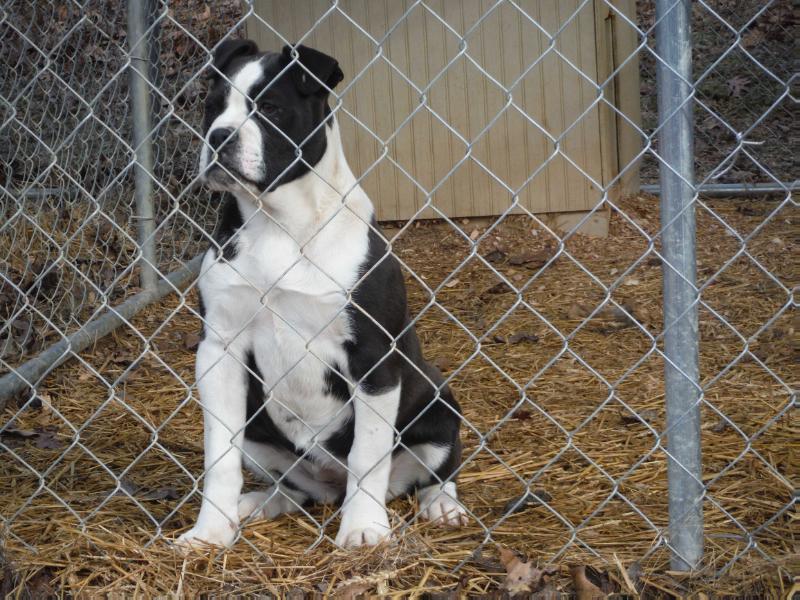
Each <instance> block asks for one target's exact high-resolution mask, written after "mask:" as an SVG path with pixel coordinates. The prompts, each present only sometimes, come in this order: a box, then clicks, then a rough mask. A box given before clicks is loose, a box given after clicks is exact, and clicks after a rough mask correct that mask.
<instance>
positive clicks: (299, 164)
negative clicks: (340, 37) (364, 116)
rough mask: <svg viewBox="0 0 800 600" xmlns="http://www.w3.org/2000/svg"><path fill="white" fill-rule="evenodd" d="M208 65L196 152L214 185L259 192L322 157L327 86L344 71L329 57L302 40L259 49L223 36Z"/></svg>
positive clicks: (283, 181)
mask: <svg viewBox="0 0 800 600" xmlns="http://www.w3.org/2000/svg"><path fill="white" fill-rule="evenodd" d="M213 66H214V68H213V69H212V75H211V82H210V86H209V92H208V97H207V99H206V107H205V119H204V121H203V129H204V135H205V143H204V144H203V149H202V151H201V154H200V173H201V176H202V177H203V179H204V181H205V182H206V183H207V184H208V185H209V186H210V187H211V188H212V189H216V190H220V191H231V192H236V191H242V190H246V191H247V192H249V193H250V194H253V195H254V196H257V195H259V194H260V193H261V192H264V191H266V190H270V191H271V190H274V189H275V188H277V187H278V186H280V185H283V184H286V183H289V182H290V181H292V180H294V179H296V178H298V177H300V176H301V175H303V174H304V173H306V172H307V171H308V170H309V167H313V166H314V165H316V164H317V163H318V162H319V160H320V159H321V158H322V155H323V154H324V153H325V148H326V134H325V122H326V120H327V119H329V118H330V109H329V108H328V93H329V91H330V90H331V89H333V88H334V87H335V86H336V85H337V84H338V83H339V82H340V81H341V80H342V77H343V75H342V70H341V69H340V68H339V63H337V62H336V60H335V59H334V58H332V57H330V56H328V55H326V54H323V53H322V52H319V51H317V50H314V49H312V48H307V47H305V46H302V45H299V46H297V47H296V48H294V49H292V48H291V47H290V46H285V47H284V48H283V51H282V52H281V53H274V52H267V53H262V52H259V50H258V47H257V46H256V44H255V43H254V42H252V41H250V40H226V41H224V42H222V43H221V44H220V45H219V46H218V47H217V49H216V52H215V53H214V62H213Z"/></svg>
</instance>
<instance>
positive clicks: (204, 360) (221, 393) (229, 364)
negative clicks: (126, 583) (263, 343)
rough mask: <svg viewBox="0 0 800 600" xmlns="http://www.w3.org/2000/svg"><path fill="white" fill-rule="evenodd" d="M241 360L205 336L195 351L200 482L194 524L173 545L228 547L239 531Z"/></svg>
mask: <svg viewBox="0 0 800 600" xmlns="http://www.w3.org/2000/svg"><path fill="white" fill-rule="evenodd" d="M243 360H244V358H243V356H241V354H240V353H237V352H236V351H235V350H234V349H233V348H232V347H230V346H229V347H227V348H226V347H225V346H224V345H223V343H222V341H221V340H220V339H219V338H217V337H216V336H214V335H213V334H212V335H209V336H208V337H207V338H206V339H204V340H203V341H202V342H201V343H200V346H199V347H198V349H197V387H198V390H199V392H200V401H201V403H202V405H203V426H204V439H205V445H204V453H205V459H204V463H205V480H204V485H203V499H202V503H201V506H200V514H199V515H198V517H197V523H196V524H195V526H194V527H192V529H190V530H189V531H187V532H186V533H184V534H183V535H182V536H181V537H180V538H179V539H178V544H180V545H182V546H194V545H199V544H203V543H208V544H214V545H218V546H229V545H230V544H231V543H232V542H233V540H234V538H235V537H236V532H237V530H238V527H239V512H238V502H239V495H240V494H241V491H242V484H243V477H242V450H241V449H242V443H243V440H244V425H245V420H246V411H247V370H246V369H245V367H244V363H243Z"/></svg>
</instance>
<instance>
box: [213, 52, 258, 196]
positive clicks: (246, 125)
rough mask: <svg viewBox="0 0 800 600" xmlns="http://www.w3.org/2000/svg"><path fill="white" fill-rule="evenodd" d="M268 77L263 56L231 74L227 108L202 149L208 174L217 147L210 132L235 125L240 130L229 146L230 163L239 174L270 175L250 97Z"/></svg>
mask: <svg viewBox="0 0 800 600" xmlns="http://www.w3.org/2000/svg"><path fill="white" fill-rule="evenodd" d="M262 77H264V68H263V66H262V64H261V60H259V59H256V60H254V61H252V62H250V63H247V64H246V65H245V66H244V67H242V68H241V69H239V70H238V71H236V73H234V75H233V77H231V83H230V84H229V86H230V87H229V89H228V95H227V97H226V98H225V109H224V110H223V111H222V112H221V113H220V114H219V116H217V118H216V119H214V121H213V122H212V123H211V126H210V127H209V128H208V132H207V133H206V137H205V140H204V142H205V143H204V144H203V149H202V151H201V152H200V174H201V175H205V172H206V169H207V167H208V165H209V163H210V162H211V160H212V156H213V149H212V147H211V144H210V141H209V140H210V136H211V134H212V132H213V131H214V130H215V129H220V128H231V129H233V130H234V131H235V132H236V133H235V134H234V135H235V136H236V138H235V140H234V139H233V138H231V141H230V142H228V144H227V146H228V147H230V149H231V151H230V156H231V162H230V164H229V165H227V166H230V167H232V168H233V169H234V170H235V171H236V172H234V173H233V175H234V176H236V175H237V174H240V175H242V176H243V177H245V178H247V179H250V180H253V181H261V180H263V179H264V178H265V176H266V173H265V171H266V165H265V164H264V147H263V140H262V137H261V129H260V128H259V126H258V125H257V124H256V122H255V119H256V116H255V114H251V113H252V110H253V103H252V101H251V99H250V97H249V95H248V94H249V92H250V90H251V89H252V87H253V86H254V85H255V84H256V83H257V82H258V81H259V80H260V79H261V78H262Z"/></svg>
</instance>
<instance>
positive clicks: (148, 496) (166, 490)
mask: <svg viewBox="0 0 800 600" xmlns="http://www.w3.org/2000/svg"><path fill="white" fill-rule="evenodd" d="M139 497H140V498H141V499H142V500H177V499H178V498H180V497H181V495H180V494H179V493H178V491H177V490H176V489H175V488H174V487H172V486H171V485H168V486H165V487H160V488H156V489H154V490H151V491H149V492H145V493H144V494H141V495H140V496H139Z"/></svg>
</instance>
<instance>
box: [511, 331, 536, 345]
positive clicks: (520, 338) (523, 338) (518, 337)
mask: <svg viewBox="0 0 800 600" xmlns="http://www.w3.org/2000/svg"><path fill="white" fill-rule="evenodd" d="M538 341H539V336H538V335H536V334H533V333H530V332H528V331H519V332H517V333H515V334H514V335H512V336H511V337H510V338H508V343H509V344H519V343H520V342H533V343H536V342H538Z"/></svg>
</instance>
